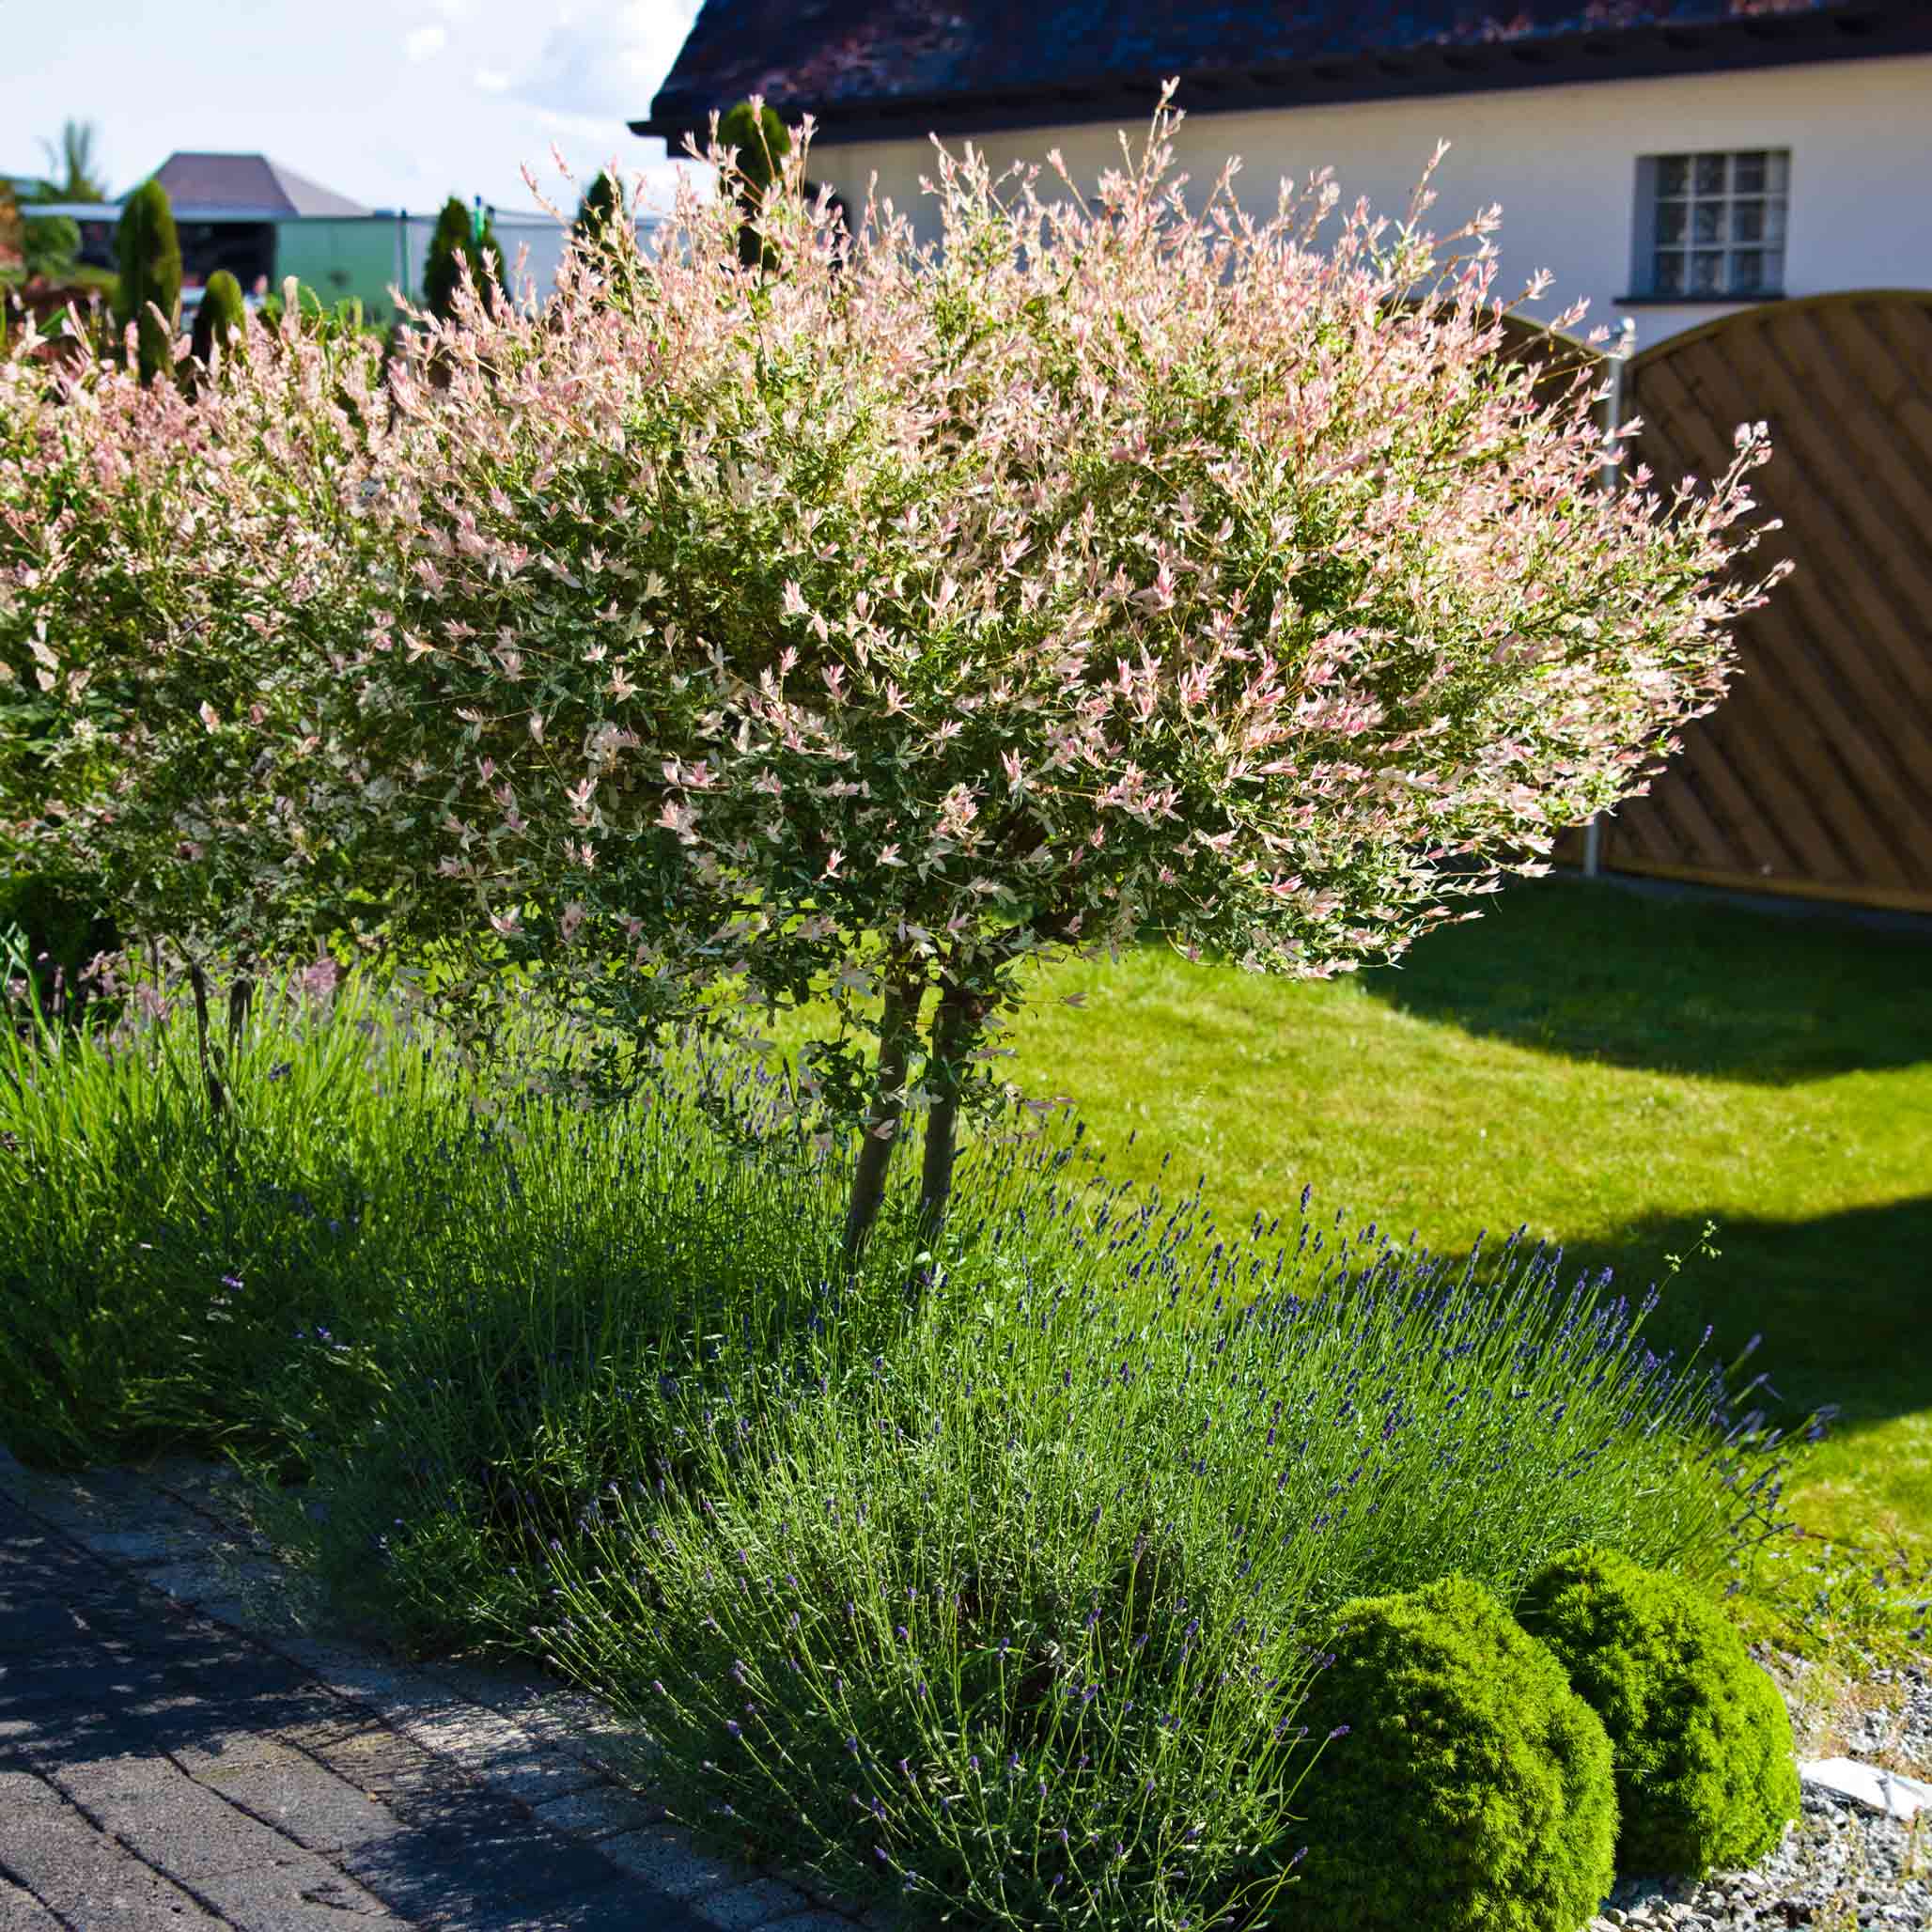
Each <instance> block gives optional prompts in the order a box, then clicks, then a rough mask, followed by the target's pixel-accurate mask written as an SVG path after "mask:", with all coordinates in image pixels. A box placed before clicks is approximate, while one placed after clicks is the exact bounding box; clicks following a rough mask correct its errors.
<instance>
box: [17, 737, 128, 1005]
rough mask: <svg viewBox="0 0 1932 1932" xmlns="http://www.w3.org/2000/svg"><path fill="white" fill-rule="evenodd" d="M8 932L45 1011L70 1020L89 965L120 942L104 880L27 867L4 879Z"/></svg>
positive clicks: (83, 994) (84, 996)
mask: <svg viewBox="0 0 1932 1932" xmlns="http://www.w3.org/2000/svg"><path fill="white" fill-rule="evenodd" d="M5 716H6V711H5V708H4V707H0V719H4V718H5ZM8 933H11V934H12V935H13V949H14V950H15V951H16V952H17V953H18V956H19V959H18V963H19V965H20V966H21V967H22V968H23V969H24V970H25V971H26V973H27V974H29V975H30V976H31V978H32V981H33V991H34V998H35V1000H36V1001H37V1002H38V1004H39V1007H40V1009H41V1010H42V1011H43V1012H47V1013H55V1012H57V1013H59V1014H60V1015H62V1016H63V1017H65V1018H72V1017H75V1016H76V1015H77V1014H78V1013H79V1011H80V1010H81V1009H82V1008H84V1007H85V1006H86V1004H87V1003H88V999H89V993H90V989H89V986H88V983H87V980H86V968H87V966H88V964H89V962H90V961H92V960H93V959H94V958H96V956H97V955H99V954H101V953H106V952H112V951H113V950H114V949H115V948H116V947H117V945H118V944H119V943H120V941H119V934H118V932H117V929H116V927H115V922H114V915H113V912H112V911H111V910H110V909H109V907H108V906H107V904H106V900H105V894H104V892H103V890H102V887H101V881H100V880H90V879H85V878H82V877H81V876H79V875H78V874H73V873H64V872H51V873H50V872H37V871H30V870H28V869H26V868H25V867H23V866H9V867H8V870H7V871H6V873H5V874H4V876H0V935H5V934H8Z"/></svg>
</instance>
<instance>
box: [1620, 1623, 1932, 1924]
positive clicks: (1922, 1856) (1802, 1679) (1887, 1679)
mask: <svg viewBox="0 0 1932 1932" xmlns="http://www.w3.org/2000/svg"><path fill="white" fill-rule="evenodd" d="M1781 1662H1782V1663H1783V1664H1784V1666H1785V1669H1784V1672H1782V1673H1781V1675H1784V1677H1785V1681H1786V1694H1787V1696H1788V1697H1789V1698H1790V1700H1791V1703H1792V1706H1793V1715H1794V1718H1795V1720H1796V1722H1797V1728H1798V1734H1799V1750H1800V1756H1801V1757H1804V1758H1817V1757H1823V1756H1846V1757H1855V1758H1859V1759H1861V1760H1862V1761H1863V1762H1865V1763H1867V1764H1875V1765H1882V1766H1884V1767H1886V1768H1889V1769H1892V1770H1894V1771H1901V1772H1904V1773H1906V1774H1908V1775H1910V1776H1915V1777H1919V1778H1926V1777H1928V1776H1932V1665H1928V1663H1927V1662H1926V1660H1924V1659H1921V1660H1920V1661H1919V1662H1918V1663H1916V1664H1913V1665H1910V1666H1909V1667H1907V1668H1905V1669H1903V1670H1892V1669H1885V1668H1877V1669H1873V1670H1871V1671H1869V1672H1867V1673H1865V1674H1864V1675H1862V1676H1861V1677H1859V1678H1858V1679H1857V1681H1856V1683H1855V1684H1854V1685H1852V1686H1848V1687H1845V1692H1846V1694H1840V1695H1835V1696H1834V1695H1829V1694H1825V1693H1819V1694H1817V1695H1816V1696H1814V1695H1813V1694H1812V1691H1813V1686H1812V1683H1811V1681H1810V1680H1811V1678H1812V1677H1813V1675H1814V1674H1813V1673H1811V1672H1810V1671H1808V1670H1807V1669H1806V1668H1805V1667H1804V1666H1803V1665H1801V1664H1800V1663H1799V1662H1798V1660H1797V1659H1781ZM1592 1925H1593V1927H1595V1928H1597V1932H1609V1928H1610V1927H1613V1926H1622V1927H1627V1928H1629V1932H1663V1928H1665V1927H1670V1928H1674V1932H1745V1928H1751V1932H1760V1928H1768V1927H1784V1926H1793V1925H1804V1926H1810V1927H1813V1928H1814V1932H1880V1928H1884V1932H1893V1928H1896V1932H1928V1928H1932V1813H1926V1812H1922V1813H1920V1814H1919V1815H1918V1816H1917V1817H1915V1818H1914V1819H1913V1820H1912V1821H1911V1823H1909V1824H1900V1823H1898V1822H1896V1821H1895V1820H1893V1819H1891V1818H1884V1817H1879V1816H1877V1815H1876V1814H1874V1813H1871V1812H1867V1811H1863V1810H1861V1809H1860V1808H1859V1807H1858V1806H1856V1805H1854V1804H1852V1803H1850V1802H1849V1801H1847V1800H1843V1799H1840V1798H1836V1797H1834V1796H1831V1795H1830V1794H1828V1793H1826V1792H1823V1791H1819V1790H1816V1789H1814V1788H1813V1787H1811V1786H1809V1785H1808V1786H1806V1788H1805V1792H1804V1802H1803V1813H1802V1815H1801V1816H1800V1818H1799V1819H1798V1820H1797V1822H1796V1823H1795V1824H1793V1825H1792V1826H1791V1827H1790V1829H1789V1830H1788V1831H1786V1832H1785V1833H1784V1843H1783V1844H1782V1845H1780V1846H1779V1847H1778V1849H1777V1850H1776V1851H1774V1852H1772V1853H1771V1854H1770V1856H1769V1857H1768V1858H1766V1859H1763V1860H1761V1861H1760V1862H1758V1863H1757V1864H1756V1865H1754V1866H1753V1867H1752V1869H1751V1870H1750V1871H1748V1872H1713V1873H1712V1874H1711V1875H1710V1877H1707V1878H1706V1879H1704V1880H1702V1881H1701V1882H1698V1881H1693V1880H1689V1879H1666V1878H1644V1877H1628V1878H1623V1879H1620V1880H1618V1882H1617V1886H1616V1889H1615V1890H1614V1891H1613V1893H1611V1895H1610V1899H1609V1902H1608V1904H1607V1905H1606V1907H1605V1909H1604V1910H1603V1911H1602V1912H1601V1913H1600V1914H1599V1915H1598V1916H1597V1918H1596V1919H1595V1920H1593V1921H1592Z"/></svg>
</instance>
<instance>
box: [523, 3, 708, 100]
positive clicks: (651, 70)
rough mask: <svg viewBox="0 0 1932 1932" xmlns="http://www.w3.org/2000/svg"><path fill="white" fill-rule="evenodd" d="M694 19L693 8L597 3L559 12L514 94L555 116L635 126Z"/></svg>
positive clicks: (679, 5)
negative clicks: (587, 116) (630, 122)
mask: <svg viewBox="0 0 1932 1932" xmlns="http://www.w3.org/2000/svg"><path fill="white" fill-rule="evenodd" d="M696 17H697V5H696V0H602V4H600V5H591V6H585V7H577V8H568V9H559V11H558V15H557V21H556V24H554V25H553V27H552V28H551V30H550V32H549V34H547V35H546V36H545V38H544V41H543V45H542V47H541V48H540V49H539V50H538V55H537V57H536V60H535V61H534V62H533V63H532V65H531V67H530V69H529V70H528V71H527V72H526V73H525V74H524V75H523V77H522V79H521V80H520V81H519V82H518V84H517V89H516V91H517V93H518V95H519V97H520V98H521V99H522V100H524V101H529V102H530V103H531V105H532V106H534V107H546V108H550V109H552V110H553V111H554V112H557V113H560V114H602V115H608V116H610V117H611V118H612V119H613V120H614V121H617V122H622V121H627V120H641V119H642V118H643V117H644V116H645V114H646V113H647V111H648V110H649V107H650V101H651V96H652V95H653V94H655V93H656V92H657V90H658V87H659V86H660V85H661V84H662V81H663V78H664V76H665V75H666V74H667V73H669V72H670V70H671V63H672V62H673V61H674V60H676V59H677V57H678V49H679V48H680V47H681V46H682V45H683V44H684V38H685V36H686V35H687V34H688V33H689V32H690V31H691V23H692V22H693V20H694V19H695V18H696Z"/></svg>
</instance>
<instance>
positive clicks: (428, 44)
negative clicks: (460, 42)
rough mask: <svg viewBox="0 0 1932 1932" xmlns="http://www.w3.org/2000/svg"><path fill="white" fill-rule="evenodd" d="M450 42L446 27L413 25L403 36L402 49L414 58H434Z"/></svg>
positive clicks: (421, 59)
mask: <svg viewBox="0 0 1932 1932" xmlns="http://www.w3.org/2000/svg"><path fill="white" fill-rule="evenodd" d="M448 44H449V30H448V29H447V28H446V27H438V26H427V27H412V28H411V29H410V30H409V32H408V33H406V34H405V35H404V36H403V37H402V51H403V52H404V53H405V54H406V55H408V56H409V57H410V58H411V59H412V60H415V61H423V60H433V59H434V58H435V57H436V55H439V54H441V53H442V52H443V50H444V47H446V46H447V45H448Z"/></svg>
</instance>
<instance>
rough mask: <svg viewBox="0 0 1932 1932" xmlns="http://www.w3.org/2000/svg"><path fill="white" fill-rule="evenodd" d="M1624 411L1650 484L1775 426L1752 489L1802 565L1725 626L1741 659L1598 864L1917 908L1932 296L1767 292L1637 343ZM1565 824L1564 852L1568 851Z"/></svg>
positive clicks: (1926, 832)
mask: <svg viewBox="0 0 1932 1932" xmlns="http://www.w3.org/2000/svg"><path fill="white" fill-rule="evenodd" d="M1622 413H1623V414H1624V415H1625V416H1626V417H1628V416H1631V415H1638V416H1641V417H1642V418H1643V419H1644V431H1643V433H1642V435H1641V436H1639V437H1638V438H1637V439H1636V448H1637V450H1638V452H1639V454H1641V456H1642V459H1643V460H1644V461H1646V462H1648V463H1649V464H1650V466H1651V467H1652V469H1653V470H1655V471H1656V472H1657V474H1658V475H1659V480H1660V481H1662V482H1663V483H1665V484H1669V483H1673V482H1675V480H1676V479H1677V478H1678V477H1680V476H1683V475H1699V476H1708V475H1712V474H1714V473H1715V472H1716V471H1718V470H1720V469H1722V467H1723V465H1724V464H1725V463H1726V462H1728V461H1729V460H1730V455H1731V439H1732V432H1733V430H1734V429H1735V428H1736V426H1737V424H1738V423H1740V422H1747V421H1757V420H1759V419H1763V420H1764V421H1767V422H1768V424H1769V425H1770V431H1771V444H1772V448H1773V451H1774V456H1773V460H1772V461H1771V463H1770V465H1769V467H1768V468H1767V469H1765V470H1763V471H1761V472H1760V473H1759V475H1758V478H1757V482H1758V490H1757V494H1758V495H1759V496H1760V497H1761V498H1762V499H1763V501H1764V505H1765V511H1766V514H1767V515H1768V516H1773V517H1776V518H1778V519H1780V520H1782V522H1783V524H1784V527H1783V528H1782V529H1781V530H1778V531H1776V532H1775V533H1773V534H1771V535H1769V536H1768V537H1767V538H1766V539H1765V541H1764V543H1763V544H1762V545H1761V546H1760V547H1759V550H1758V551H1757V552H1756V553H1755V554H1754V555H1753V558H1752V560H1751V561H1752V566H1753V569H1760V568H1763V567H1765V566H1767V565H1768V563H1769V562H1770V560H1771V559H1772V558H1774V557H1779V556H1788V557H1790V558H1791V559H1792V560H1793V562H1794V563H1795V564H1796V565H1797V569H1795V570H1794V571H1793V573H1792V574H1791V576H1790V577H1789V578H1788V579H1786V581H1785V582H1784V584H1781V585H1780V586H1779V587H1778V590H1777V591H1776V593H1775V594H1774V595H1773V597H1772V599H1771V601H1770V602H1769V604H1768V606H1767V607H1766V608H1765V609H1764V610H1761V611H1757V612H1753V614H1752V615H1750V616H1749V617H1747V618H1746V619H1744V620H1743V622H1742V623H1741V624H1740V626H1739V627H1738V633H1737V654H1738V671H1737V676H1736V677H1735V678H1734V679H1733V681H1732V684H1731V688H1730V692H1729V693H1728V695H1727V696H1726V697H1725V698H1724V700H1723V702H1722V704H1721V705H1720V706H1719V707H1718V709H1716V710H1715V711H1714V712H1713V713H1712V714H1711V715H1710V716H1709V717H1707V718H1702V719H1699V720H1697V721H1696V722H1695V723H1693V724H1692V725H1689V726H1687V727H1686V728H1685V730H1684V732H1683V734H1682V736H1683V750H1682V751H1681V752H1680V753H1679V754H1678V756H1676V757H1675V758H1674V759H1673V760H1672V761H1671V764H1670V765H1669V767H1668V768H1667V769H1666V770H1665V771H1664V772H1663V774H1662V775H1661V776H1660V777H1659V778H1658V779H1656V780H1655V781H1654V783H1653V786H1652V788H1651V790H1650V791H1649V792H1648V793H1647V794H1645V795H1644V797H1642V798H1635V799H1631V800H1628V801H1627V802H1625V803H1624V804H1622V805H1620V806H1619V807H1618V808H1617V810H1616V811H1615V813H1614V814H1613V815H1611V816H1609V817H1607V818H1604V819H1603V820H1601V821H1600V823H1599V828H1598V834H1599V848H1598V857H1599V863H1600V864H1601V865H1603V866H1604V867H1606V868H1608V869H1610V870H1613V871H1620V872H1641V873H1651V874H1656V875H1659V876H1661V877H1666V878H1674V879H1684V880H1698V881H1702V882H1705V883H1708V884H1714V885H1725V886H1732V887H1744V888H1748V889H1751V890H1755V891H1759V892H1780V893H1791V894H1798V895H1804V896H1816V897H1825V898H1836V899H1845V900H1849V901H1855V902H1858V903H1862V904H1865V905H1874V906H1890V907H1899V908H1904V909H1907V910H1910V911H1932V291H1923V292H1921V291H1893V290H1876V291H1861V292H1853V293H1845V294H1835V295H1825V296H1814V297H1808V298H1804V299H1801V300H1797V301H1783V302H1773V303H1767V304H1763V305H1762V306H1759V307H1755V308H1751V309H1746V310H1743V311H1741V312H1740V313H1738V314H1736V315H1732V316H1728V317H1726V318H1724V319H1722V320H1721V321H1717V322H1713V323H1710V324H1708V325H1706V327H1704V328H1700V329H1694V330H1691V331H1688V332H1686V333H1685V334H1683V335H1675V336H1673V337H1671V338H1670V339H1668V340H1666V341H1664V342H1661V343H1659V344H1658V345H1657V347H1656V348H1654V349H1650V350H1646V351H1644V353H1643V354H1641V355H1639V356H1637V357H1635V358H1633V359H1632V361H1631V362H1630V364H1629V366H1628V368H1627V370H1626V372H1625V378H1624V394H1623V411H1622ZM1581 849H1582V845H1581V838H1580V837H1579V836H1578V835H1577V834H1570V835H1568V836H1567V837H1566V839H1565V841H1564V842H1563V844H1562V845H1561V846H1560V847H1559V849H1558V854H1557V855H1558V857H1560V858H1565V859H1570V860H1574V859H1575V858H1576V857H1578V856H1579V855H1580V853H1581Z"/></svg>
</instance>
